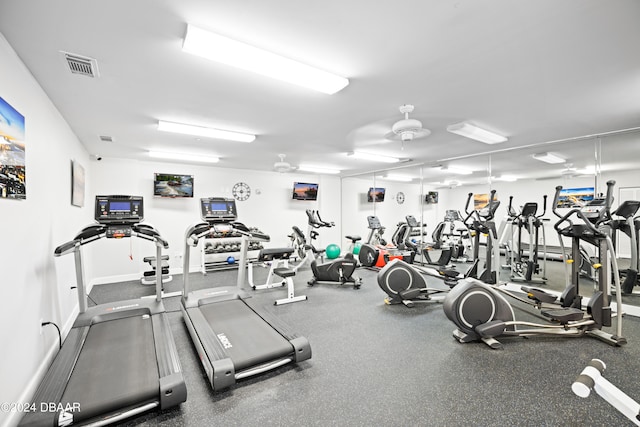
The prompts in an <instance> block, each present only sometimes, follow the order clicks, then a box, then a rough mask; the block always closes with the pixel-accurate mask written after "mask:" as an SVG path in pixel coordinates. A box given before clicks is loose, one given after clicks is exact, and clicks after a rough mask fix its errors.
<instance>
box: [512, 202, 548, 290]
mask: <svg viewBox="0 0 640 427" xmlns="http://www.w3.org/2000/svg"><path fill="white" fill-rule="evenodd" d="M512 204H513V196H510V197H509V214H510V217H511V235H512V241H514V240H513V239H515V241H514V243H513V247H512V248H510V250H511V255H510V257H509V258H510V260H511V264H510V266H511V275H510V278H511V280H514V281H526V282H530V283H531V282H536V283H546V282H547V277H546V270H547V243H546V242H547V240H546V236H545V230H544V224H543V223H542V221H543V220H542V217H544V215H545V214H546V213H547V195H546V194H545V195H544V196H543V202H542V206H543V210H542V214H540V215H536V213H537V212H538V204H537V203H536V202H527V203H525V204H524V206H523V207H522V209H521V210H520V213H519V214H517V213H515V211H514V210H513V207H512ZM523 230H526V231H527V233H528V235H529V242H528V247H527V252H528V255H527V256H525V250H524V245H523V241H522V234H523ZM540 230H542V245H540ZM514 235H515V238H514V237H513V236H514ZM540 246H542V265H540V263H539V260H540V256H539V251H540ZM534 275H537V276H538V277H534Z"/></svg>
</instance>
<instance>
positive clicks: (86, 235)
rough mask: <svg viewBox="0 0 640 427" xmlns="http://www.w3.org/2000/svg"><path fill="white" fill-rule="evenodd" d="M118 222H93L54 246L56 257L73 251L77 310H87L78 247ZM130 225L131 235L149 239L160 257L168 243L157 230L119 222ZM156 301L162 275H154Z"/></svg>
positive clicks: (104, 234)
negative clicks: (73, 236) (74, 235)
mask: <svg viewBox="0 0 640 427" xmlns="http://www.w3.org/2000/svg"><path fill="white" fill-rule="evenodd" d="M114 225H116V226H117V225H118V224H100V223H94V224H89V225H88V226H86V227H84V228H83V229H82V230H81V231H80V232H79V233H78V234H77V235H76V237H75V238H74V239H73V240H71V241H69V242H66V243H63V244H62V245H60V246H58V247H56V248H55V249H54V251H53V255H54V256H56V257H59V256H63V255H67V254H70V253H74V255H75V263H76V282H77V283H76V288H77V290H78V302H79V304H80V308H79V312H80V313H84V312H85V311H86V310H87V295H86V287H85V279H84V268H83V267H82V252H81V251H80V248H81V247H82V246H84V245H86V244H87V243H91V242H94V241H96V240H99V239H102V238H104V237H106V236H107V231H108V230H109V227H110V226H114ZM121 225H124V226H128V227H131V237H134V236H135V237H139V238H141V239H145V240H149V241H152V242H154V243H155V245H156V259H157V260H160V259H162V249H163V248H164V249H168V248H169V243H168V242H167V241H166V240H164V239H163V238H162V237H161V236H160V233H159V232H158V230H156V229H155V228H154V227H153V226H152V225H150V224H141V223H138V224H121ZM156 276H157V277H156V301H162V275H160V274H157V275H156Z"/></svg>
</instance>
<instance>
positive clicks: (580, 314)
mask: <svg viewBox="0 0 640 427" xmlns="http://www.w3.org/2000/svg"><path fill="white" fill-rule="evenodd" d="M614 184H615V181H609V182H607V197H606V206H605V208H604V209H605V210H604V211H603V212H600V213H599V215H598V218H600V221H598V220H596V221H595V222H592V221H591V220H594V219H595V218H591V220H590V218H589V216H588V214H585V213H584V212H583V211H582V210H581V209H578V208H576V209H571V210H570V211H569V212H568V213H566V214H565V215H560V213H559V212H557V202H558V198H559V194H560V190H562V186H558V187H556V193H555V197H554V201H553V211H554V213H555V214H556V215H557V216H559V217H560V219H559V220H558V222H556V224H555V225H554V228H555V230H556V231H557V232H558V234H559V235H561V236H567V237H570V238H571V239H572V251H573V253H574V255H576V256H579V255H578V252H579V249H580V241H581V240H584V241H587V242H589V243H592V244H596V245H598V247H599V248H600V251H599V252H600V258H601V264H602V266H601V267H600V268H599V269H598V272H599V276H600V277H599V282H598V283H599V289H598V290H597V291H596V292H594V293H593V295H592V297H591V298H590V299H589V302H588V303H587V309H586V312H585V311H584V310H582V296H581V295H580V291H579V283H578V279H579V276H580V274H579V266H578V265H577V263H573V264H572V274H571V278H572V282H571V283H570V284H569V285H568V286H567V287H566V289H565V290H564V292H563V293H562V295H561V297H560V301H559V302H556V301H555V300H556V297H555V296H554V295H551V294H549V293H547V292H545V291H543V290H540V289H536V288H527V287H522V290H523V291H524V292H525V293H526V294H527V296H528V298H529V301H528V300H525V299H524V298H520V297H518V296H516V295H514V294H511V293H509V292H507V291H506V290H504V289H502V288H501V287H499V286H492V285H487V284H485V283H482V282H480V281H478V280H473V279H467V280H465V281H461V282H460V283H459V284H458V285H457V286H456V287H454V288H453V289H452V290H451V292H449V294H447V296H446V298H445V300H444V303H443V309H444V312H445V314H446V316H447V317H448V318H449V319H450V320H451V321H452V322H453V323H454V324H455V325H456V326H457V328H458V329H456V330H455V331H454V332H453V336H454V338H456V339H457V340H458V341H459V342H460V343H468V342H475V341H482V342H484V343H486V344H487V345H489V346H490V347H491V348H494V349H496V348H502V344H501V343H500V342H499V341H498V340H497V339H496V338H497V337H499V336H533V335H559V336H568V337H579V336H592V337H595V338H598V339H600V340H601V341H604V342H606V343H607V344H610V345H614V346H621V345H624V344H626V343H627V340H626V338H624V337H623V336H622V298H621V296H620V295H619V294H620V279H619V277H618V265H617V261H616V258H615V254H614V251H613V244H612V242H611V238H610V236H609V233H610V227H609V226H608V225H607V224H606V218H607V217H608V212H607V211H608V210H609V208H610V206H611V202H612V200H613V185H614ZM608 255H610V258H609V257H608ZM609 264H611V266H612V269H613V273H614V274H613V278H614V281H615V290H616V331H615V333H613V334H611V333H607V332H604V331H603V330H602V328H603V327H609V326H612V318H613V317H614V316H613V315H612V309H611V307H610V301H609V286H610V280H611V276H612V274H611V271H610V270H609ZM505 295H506V296H508V297H510V298H513V299H515V300H518V301H521V302H526V303H529V304H530V305H532V306H535V308H536V311H539V313H540V315H541V316H540V317H543V318H545V319H546V320H548V322H549V323H548V324H539V323H532V322H525V321H518V320H516V319H515V315H514V312H513V307H512V306H511V304H510V303H509V302H508V301H507V299H506V298H505ZM531 301H533V302H531ZM532 314H534V315H537V314H535V313H534V312H532ZM519 326H523V327H529V329H518V327H519Z"/></svg>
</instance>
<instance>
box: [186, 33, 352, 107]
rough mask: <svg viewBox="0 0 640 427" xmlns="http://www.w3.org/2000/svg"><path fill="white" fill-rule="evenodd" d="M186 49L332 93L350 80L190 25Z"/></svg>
mask: <svg viewBox="0 0 640 427" xmlns="http://www.w3.org/2000/svg"><path fill="white" fill-rule="evenodd" d="M182 50H183V51H185V52H188V53H191V54H194V55H198V56H201V57H203V58H207V59H210V60H212V61H216V62H220V63H222V64H226V65H231V66H232V67H237V68H241V69H243V70H247V71H252V72H254V73H258V74H262V75H264V76H267V77H271V78H274V79H277V80H281V81H283V82H287V83H292V84H295V85H298V86H303V87H306V88H309V89H313V90H317V91H318V92H322V93H326V94H329V95H332V94H334V93H336V92H338V91H339V90H341V89H343V88H344V87H345V86H347V85H348V84H349V80H348V79H345V78H344V77H340V76H336V75H335V74H331V73H328V72H326V71H322V70H319V69H317V68H313V67H311V66H309V65H306V64H302V63H300V62H297V61H294V60H292V59H289V58H285V57H283V56H279V55H276V54H274V53H271V52H267V51H266V50H262V49H259V48H257V47H253V46H250V45H248V44H245V43H242V42H238V41H235V40H232V39H230V38H227V37H223V36H220V35H218V34H214V33H211V32H209V31H207V30H203V29H202V28H198V27H196V26H194V25H191V24H188V25H187V34H186V35H185V37H184V43H183V45H182Z"/></svg>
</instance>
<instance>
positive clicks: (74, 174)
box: [71, 160, 84, 207]
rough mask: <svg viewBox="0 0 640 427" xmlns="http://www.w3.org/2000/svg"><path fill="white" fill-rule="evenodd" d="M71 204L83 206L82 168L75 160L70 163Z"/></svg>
mask: <svg viewBox="0 0 640 427" xmlns="http://www.w3.org/2000/svg"><path fill="white" fill-rule="evenodd" d="M71 204H72V205H73V206H78V207H83V206H84V167H82V165H81V164H80V163H78V162H77V161H75V160H72V161H71Z"/></svg>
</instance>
